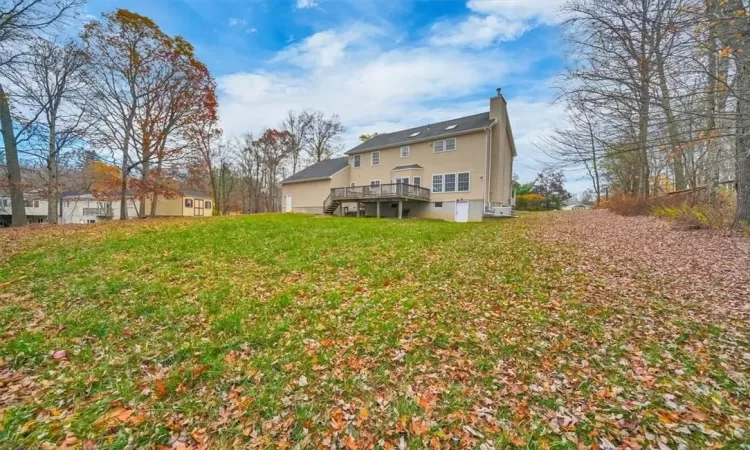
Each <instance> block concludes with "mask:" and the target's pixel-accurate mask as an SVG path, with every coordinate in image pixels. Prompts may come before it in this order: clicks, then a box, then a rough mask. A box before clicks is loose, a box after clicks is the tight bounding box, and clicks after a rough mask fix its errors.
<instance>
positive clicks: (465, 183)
mask: <svg viewBox="0 0 750 450" xmlns="http://www.w3.org/2000/svg"><path fill="white" fill-rule="evenodd" d="M469 181H470V175H469V172H461V173H459V174H458V192H469V190H470V186H471V184H470V182H469Z"/></svg>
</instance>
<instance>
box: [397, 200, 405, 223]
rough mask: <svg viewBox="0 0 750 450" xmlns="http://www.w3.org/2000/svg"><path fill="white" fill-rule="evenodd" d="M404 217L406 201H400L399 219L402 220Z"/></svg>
mask: <svg viewBox="0 0 750 450" xmlns="http://www.w3.org/2000/svg"><path fill="white" fill-rule="evenodd" d="M403 216H404V201H403V200H399V201H398V218H399V219H401V218H402V217H403Z"/></svg>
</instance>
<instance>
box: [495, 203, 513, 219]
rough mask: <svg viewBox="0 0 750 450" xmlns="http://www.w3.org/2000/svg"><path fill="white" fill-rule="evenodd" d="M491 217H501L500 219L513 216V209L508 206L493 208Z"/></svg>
mask: <svg viewBox="0 0 750 450" xmlns="http://www.w3.org/2000/svg"><path fill="white" fill-rule="evenodd" d="M492 215H493V216H501V217H511V216H513V208H512V207H510V206H493V207H492Z"/></svg>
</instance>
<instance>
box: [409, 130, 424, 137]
mask: <svg viewBox="0 0 750 450" xmlns="http://www.w3.org/2000/svg"><path fill="white" fill-rule="evenodd" d="M421 133H422V132H421V131H417V132H416V133H412V134H410V135H409V137H417V136H419V135H420V134H421Z"/></svg>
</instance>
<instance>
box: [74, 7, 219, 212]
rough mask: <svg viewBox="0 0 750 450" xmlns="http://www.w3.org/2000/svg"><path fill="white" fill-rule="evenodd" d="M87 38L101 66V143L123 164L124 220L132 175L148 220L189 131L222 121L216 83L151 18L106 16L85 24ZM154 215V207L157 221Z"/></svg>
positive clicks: (97, 80)
mask: <svg viewBox="0 0 750 450" xmlns="http://www.w3.org/2000/svg"><path fill="white" fill-rule="evenodd" d="M83 39H84V42H85V44H86V50H87V51H88V52H89V55H90V57H91V60H92V61H96V64H94V65H93V66H92V67H91V69H90V72H89V74H88V75H89V83H90V86H91V90H92V93H91V94H92V95H91V100H92V101H91V104H92V106H91V108H90V113H91V114H92V115H93V116H94V122H95V123H97V136H96V139H95V141H96V142H95V143H96V144H98V145H99V146H100V147H103V148H106V149H109V150H110V151H111V152H112V154H113V156H114V158H115V159H117V160H119V163H120V171H121V177H120V178H121V180H120V197H121V200H122V202H121V211H120V212H121V217H123V218H125V217H127V210H126V208H125V201H124V200H125V197H126V195H127V190H128V180H129V179H130V178H131V173H140V182H139V183H131V184H132V185H133V186H131V189H132V188H136V190H137V191H138V192H136V193H135V195H137V196H138V197H140V199H141V208H140V214H141V215H145V211H144V207H145V198H146V197H154V199H156V196H157V194H158V193H161V192H163V191H165V190H167V188H166V186H167V185H168V183H165V182H162V181H163V180H162V178H163V177H162V176H161V174H162V173H163V169H164V165H165V164H171V163H177V162H178V161H180V160H181V159H182V158H183V157H184V156H185V153H186V152H187V150H188V149H189V148H190V146H189V145H188V136H189V131H188V130H189V128H190V127H191V126H193V124H194V122H195V121H202V120H204V119H205V118H206V117H207V116H213V117H214V118H215V115H216V112H215V111H216V106H215V103H216V100H215V93H214V92H215V83H214V81H213V79H212V78H211V76H210V74H209V72H208V69H207V68H206V66H205V65H203V64H202V63H201V62H200V61H198V60H197V59H196V57H195V54H194V49H193V47H192V45H190V44H189V43H188V42H187V41H185V40H184V39H183V38H181V37H179V36H177V37H171V36H169V35H167V34H166V33H164V32H163V31H162V30H161V29H160V28H159V27H158V26H157V25H156V24H155V23H154V22H153V21H152V20H151V19H149V18H148V17H145V16H141V15H139V14H136V13H133V12H130V11H127V10H123V9H119V10H117V11H115V12H113V13H107V14H104V15H103V17H102V20H101V21H93V22H91V23H89V24H87V25H86V27H85V30H84V33H83ZM207 97H210V98H209V99H207ZM210 103H213V104H214V106H213V108H212V111H213V112H212V113H209V114H207V113H205V112H203V111H202V109H203V108H204V107H205V106H206V105H207V104H210ZM154 164H155V165H156V167H155V168H154V167H153V165H154ZM167 193H168V192H167ZM155 208H156V202H152V210H151V213H152V214H154V213H155Z"/></svg>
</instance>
